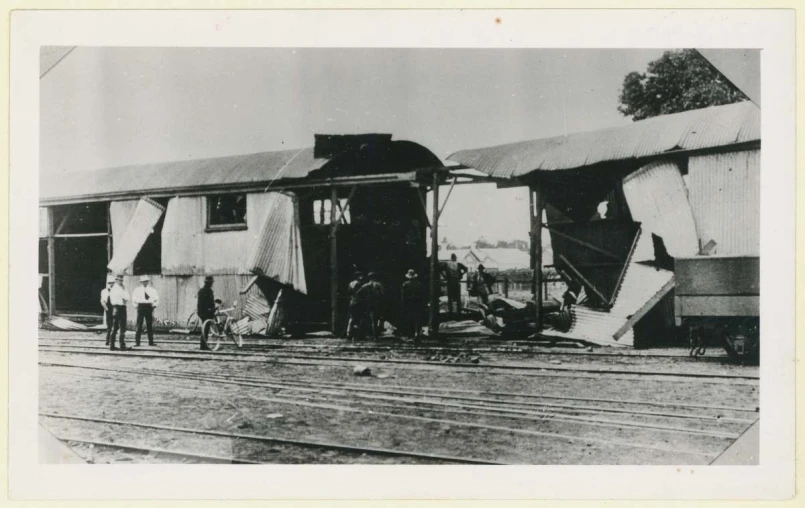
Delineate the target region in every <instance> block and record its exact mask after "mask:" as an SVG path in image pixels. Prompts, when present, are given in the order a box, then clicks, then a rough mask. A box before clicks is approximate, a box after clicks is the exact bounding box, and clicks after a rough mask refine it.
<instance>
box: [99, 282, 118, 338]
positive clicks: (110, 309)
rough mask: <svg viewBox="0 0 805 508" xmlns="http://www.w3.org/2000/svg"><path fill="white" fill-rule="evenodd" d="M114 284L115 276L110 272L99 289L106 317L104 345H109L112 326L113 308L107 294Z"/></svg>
mask: <svg viewBox="0 0 805 508" xmlns="http://www.w3.org/2000/svg"><path fill="white" fill-rule="evenodd" d="M114 284H115V276H114V275H112V274H111V273H110V274H109V275H107V276H106V287H105V288H103V290H101V308H102V309H103V315H104V317H105V318H106V345H107V346H109V345H111V344H110V342H111V340H112V326H113V322H114V309H113V307H112V300H111V299H110V298H109V295H110V294H111V292H112V286H113V285H114Z"/></svg>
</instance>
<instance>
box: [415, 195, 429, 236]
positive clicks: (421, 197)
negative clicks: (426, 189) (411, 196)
mask: <svg viewBox="0 0 805 508" xmlns="http://www.w3.org/2000/svg"><path fill="white" fill-rule="evenodd" d="M417 196H419V203H420V204H421V205H422V216H423V217H425V223H426V224H427V225H428V227H429V228H433V226H431V224H430V219H428V205H427V203H425V197H424V194H423V193H422V192H417Z"/></svg>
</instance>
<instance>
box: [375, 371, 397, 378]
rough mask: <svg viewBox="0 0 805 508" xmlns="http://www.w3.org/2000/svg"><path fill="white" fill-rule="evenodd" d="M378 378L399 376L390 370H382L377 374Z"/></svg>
mask: <svg viewBox="0 0 805 508" xmlns="http://www.w3.org/2000/svg"><path fill="white" fill-rule="evenodd" d="M376 377H377V378H378V379H387V378H390V377H397V376H396V375H395V374H389V373H388V372H381V373H380V374H378V375H377V376H376Z"/></svg>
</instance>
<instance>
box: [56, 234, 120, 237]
mask: <svg viewBox="0 0 805 508" xmlns="http://www.w3.org/2000/svg"><path fill="white" fill-rule="evenodd" d="M108 236H109V233H61V234H58V233H57V234H54V235H53V238H100V237H108Z"/></svg>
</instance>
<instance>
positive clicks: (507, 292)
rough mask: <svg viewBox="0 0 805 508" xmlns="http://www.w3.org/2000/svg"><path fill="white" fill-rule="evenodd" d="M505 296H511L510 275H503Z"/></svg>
mask: <svg viewBox="0 0 805 508" xmlns="http://www.w3.org/2000/svg"><path fill="white" fill-rule="evenodd" d="M503 296H505V297H506V298H508V297H509V276H508V275H506V276H504V277H503Z"/></svg>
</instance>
